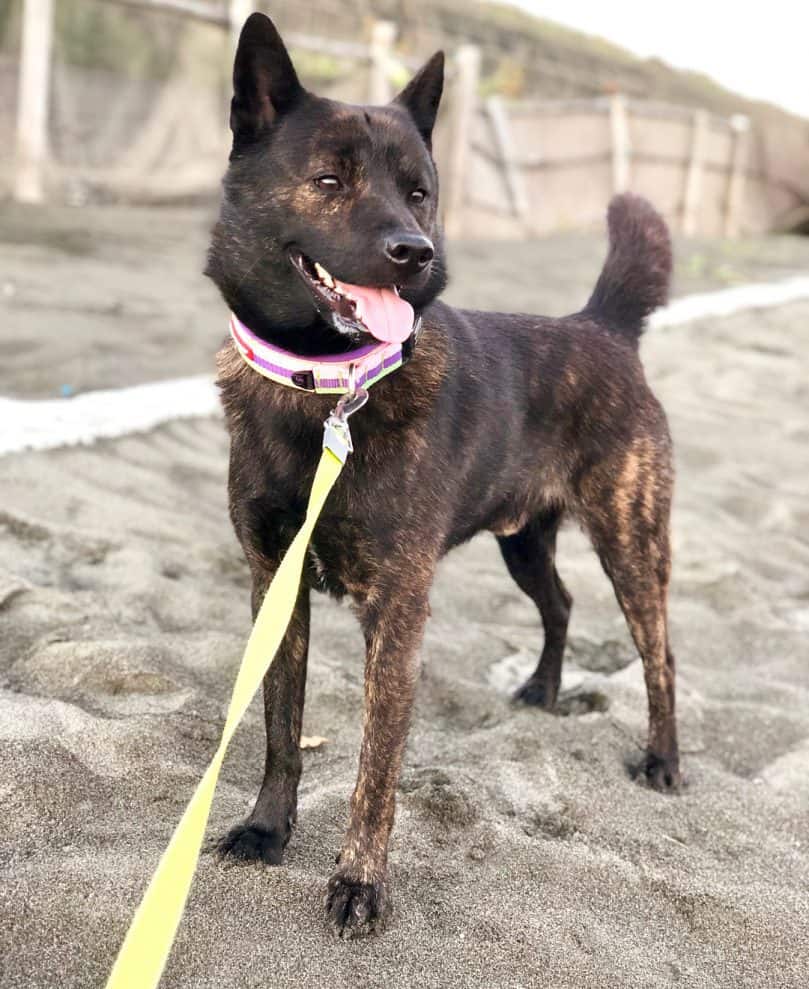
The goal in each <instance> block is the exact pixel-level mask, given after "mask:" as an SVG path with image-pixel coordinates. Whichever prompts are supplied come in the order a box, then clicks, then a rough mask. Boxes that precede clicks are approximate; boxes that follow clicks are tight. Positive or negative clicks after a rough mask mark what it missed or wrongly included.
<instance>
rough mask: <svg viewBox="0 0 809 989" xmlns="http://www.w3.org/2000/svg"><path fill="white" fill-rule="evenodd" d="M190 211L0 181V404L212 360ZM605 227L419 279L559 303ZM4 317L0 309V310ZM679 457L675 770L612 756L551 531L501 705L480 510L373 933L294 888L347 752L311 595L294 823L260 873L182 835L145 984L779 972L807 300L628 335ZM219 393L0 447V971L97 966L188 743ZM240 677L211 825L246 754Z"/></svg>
mask: <svg viewBox="0 0 809 989" xmlns="http://www.w3.org/2000/svg"><path fill="white" fill-rule="evenodd" d="M209 219H210V213H209V212H208V211H205V210H181V211H171V212H168V211H167V212H154V211H141V212H134V211H127V210H121V209H115V210H107V211H103V210H99V211H83V212H76V211H71V210H63V211H59V210H49V211H47V212H42V213H31V212H29V211H20V210H13V211H12V210H7V211H6V212H5V214H4V215H3V216H2V217H1V218H0V308H2V312H1V313H0V319H2V324H0V325H2V326H3V327H4V329H3V335H2V339H0V357H2V360H0V395H14V396H18V397H53V396H55V395H58V394H59V392H60V390H61V389H62V387H63V386H68V387H69V388H71V389H73V390H82V389H88V388H99V387H115V386H117V385H126V384H132V383H135V382H143V381H149V380H154V379H158V378H168V377H172V376H174V375H178V374H195V373H202V372H205V371H207V370H210V368H211V364H212V354H213V351H214V349H215V347H216V345H217V342H218V340H219V339H220V338H221V337H222V336H223V333H224V325H225V322H224V310H223V308H222V306H221V304H220V303H219V302H218V301H217V300H216V296H215V293H214V291H213V289H212V287H210V286H208V285H207V284H206V283H205V282H204V280H202V279H201V278H200V277H199V271H200V269H201V267H202V260H201V259H202V255H203V253H204V244H205V231H206V228H207V225H208V223H209ZM602 250H603V243H602V242H601V241H600V240H599V238H596V237H590V238H588V237H583V236H569V237H557V238H553V239H552V240H547V241H543V242H539V243H536V244H530V245H519V246H518V247H515V246H504V245H490V244H476V245H473V246H472V247H466V248H465V249H463V250H461V249H460V248H456V249H455V250H454V251H453V254H452V257H453V259H454V262H455V263H454V268H455V281H454V284H453V287H452V290H451V292H450V294H449V298H450V299H452V300H453V301H464V302H466V303H468V304H470V305H480V306H490V307H495V306H500V307H509V308H523V309H528V310H534V311H546V312H550V313H560V312H563V311H564V310H565V309H571V308H576V307H578V306H579V305H580V304H581V302H582V301H583V300H584V298H585V297H586V294H587V291H588V289H589V288H590V286H591V284H592V282H593V280H594V277H595V274H596V272H597V269H598V266H599V262H600V256H601V252H602ZM679 258H680V260H679V267H678V273H677V282H676V288H677V291H678V292H680V293H684V292H691V291H697V290H704V289H708V288H711V287H718V286H721V285H727V284H734V283H740V282H745V281H749V280H751V279H752V280H769V279H771V278H774V277H778V276H780V275H786V274H790V273H805V272H806V270H807V268H809V242H807V241H799V240H788V239H784V240H772V241H755V242H752V241H751V242H746V241H745V242H740V243H737V244H718V243H715V244H693V243H692V244H690V245H680V253H679ZM9 330H10V332H9ZM643 353H644V359H645V362H646V366H647V368H648V373H649V378H650V380H651V382H652V384H653V386H654V388H655V390H656V391H657V393H658V395H659V396H660V397H661V399H662V400H663V402H664V404H665V406H666V408H667V410H668V412H669V415H670V419H671V425H672V431H673V434H674V438H675V443H676V450H677V468H678V483H677V494H676V503H675V511H674V547H675V570H674V582H673V587H672V600H671V618H672V639H673V644H674V647H675V651H676V654H677V657H678V662H679V695H678V704H679V715H680V725H681V738H682V751H683V763H684V768H685V771H686V773H687V775H688V779H689V785H688V787H687V788H686V790H685V791H684V793H683V794H682V795H680V796H679V797H666V796H662V795H659V794H656V793H652V792H649V791H646V790H644V789H642V788H641V787H639V786H638V785H636V784H635V783H633V782H632V781H631V779H630V778H629V776H628V774H627V772H626V769H625V764H626V763H627V762H629V761H631V760H633V759H635V758H637V757H638V755H639V753H640V751H641V746H642V744H643V738H644V732H645V723H646V701H645V695H644V690H643V685H642V674H641V669H640V661H639V660H638V659H637V658H636V657H635V654H634V652H633V649H632V647H631V645H630V642H629V639H628V635H627V633H626V630H625V627H624V624H623V620H622V619H621V617H620V615H619V612H618V608H617V605H616V604H615V601H614V599H613V596H612V591H611V588H610V586H609V584H608V582H607V580H606V578H605V577H604V576H603V574H602V573H601V571H600V568H599V566H598V563H597V561H596V559H595V557H594V555H593V554H592V552H591V550H590V549H589V547H588V545H587V543H586V541H585V539H584V538H583V537H582V536H581V534H580V533H578V532H577V531H576V530H574V529H570V530H565V532H564V533H563V534H562V537H561V542H560V560H559V567H560V571H561V573H562V575H563V576H564V578H565V580H566V582H567V584H568V586H569V587H570V589H571V592H572V593H573V596H574V599H575V604H574V610H573V619H572V623H571V641H570V646H569V652H568V661H567V664H566V671H565V681H564V687H565V692H564V695H563V704H562V708H563V710H564V711H565V712H566V715H567V716H553V715H549V714H545V713H540V712H537V711H533V710H528V709H525V708H522V707H517V706H514V705H513V704H511V703H510V701H509V691H510V690H511V689H512V688H513V687H514V686H515V685H516V684H517V682H518V680H519V679H520V677H521V676H523V675H524V674H525V673H526V672H527V671H528V670H529V669H530V668H531V667H532V664H533V662H534V660H535V657H536V654H537V653H538V649H539V645H540V642H541V632H540V629H539V624H538V620H537V617H536V615H535V612H534V609H533V606H532V605H531V604H530V602H529V601H528V600H527V599H526V598H524V597H523V596H522V595H521V593H520V592H519V591H518V589H517V588H516V586H515V585H514V584H513V583H512V582H511V581H510V580H509V578H508V576H507V575H506V573H505V569H504V567H503V565H502V563H501V561H500V558H499V555H498V553H497V550H496V547H495V545H494V542H493V540H492V539H491V538H490V537H487V536H482V537H479V538H477V539H475V540H473V541H472V542H471V543H470V544H469V545H468V546H466V547H464V548H462V549H461V550H458V551H457V552H455V553H454V554H452V555H451V556H450V557H449V558H448V559H447V560H446V561H445V562H444V564H443V566H442V569H441V571H440V575H439V579H438V581H437V583H436V586H435V589H434V593H433V596H432V610H433V615H432V619H431V621H430V623H429V626H428V632H427V637H426V642H425V646H424V669H423V675H422V682H421V685H420V690H419V699H418V707H417V711H416V716H415V720H414V724H413V730H412V732H411V736H410V744H409V747H408V751H407V756H406V764H405V769H404V772H403V774H402V781H401V786H400V792H399V803H398V815H397V824H396V829H395V832H394V837H393V842H392V848H391V892H392V896H393V898H394V902H395V913H394V916H393V918H392V921H391V924H390V926H389V929H388V931H387V932H386V933H385V934H383V935H382V936H380V937H378V938H375V939H371V940H364V941H355V942H350V943H343V942H340V941H337V940H335V939H334V938H333V936H332V935H331V933H330V932H329V931H328V930H327V929H326V928H325V925H324V923H323V916H322V899H323V893H324V887H325V882H326V879H327V877H328V875H329V872H330V869H331V867H332V863H333V857H334V854H335V852H336V850H337V849H338V847H339V843H340V837H341V833H342V828H343V826H344V823H345V818H346V811H347V802H348V797H349V794H350V791H351V786H352V783H353V779H354V775H355V772H356V758H357V751H358V744H359V732H360V721H361V686H362V642H361V637H360V634H359V631H358V629H357V628H356V625H355V622H354V619H353V617H352V616H351V614H350V612H349V610H348V608H347V607H342V606H339V605H337V604H335V603H333V602H331V601H328V600H327V599H324V598H322V597H319V598H317V599H316V607H315V612H314V619H313V626H314V627H313V644H312V655H311V662H310V676H309V684H308V696H307V710H306V718H305V729H304V730H305V732H306V733H307V734H309V735H322V736H325V737H326V738H327V739H328V741H327V742H326V743H325V744H324V745H323V746H322V747H321V748H319V749H316V750H313V751H307V752H306V753H305V754H304V776H303V780H302V784H301V793H300V808H299V810H300V819H299V825H298V828H297V831H296V833H295V835H294V836H293V840H292V842H291V844H290V846H289V849H288V854H287V859H286V864H285V865H284V866H283V867H282V868H279V869H270V868H267V867H262V866H243V867H231V868H226V867H224V866H222V865H220V864H218V863H217V862H216V861H215V860H214V859H213V858H212V857H211V856H210V855H205V856H204V857H203V859H202V861H201V864H200V868H199V872H198V875H197V878H196V881H195V885H194V888H193V891H192V893H191V897H190V901H189V905H188V910H187V913H186V917H185V920H184V922H183V925H182V927H181V930H180V933H179V936H178V940H177V943H176V946H175V949H174V952H173V955H172V958H171V961H170V963H169V967H168V969H167V972H166V975H165V977H164V980H163V983H162V985H163V986H165V987H175V989H179V987H183V989H185V987H212V989H213V987H223V989H230V987H234V989H235V987H239V989H242V987H250V986H266V985H271V986H277V987H283V989H286V987H322V986H342V985H352V986H363V987H365V986H369V987H377V986H379V987H383V986H384V987H385V989H399V987H414V986H418V987H420V986H425V987H433V986H435V987H467V986H469V987H477V986H481V987H504V989H506V987H508V989H511V987H514V989H516V987H549V989H557V987H559V989H564V987H577V989H581V987H599V989H604V987H632V989H635V987H653V986H655V987H657V986H678V987H681V986H686V987H703V986H705V987H708V986H722V987H773V989H776V987H777V989H781V987H805V986H806V985H807V984H809V644H808V640H809V507H807V506H809V452H808V451H809V303H793V304H790V305H787V306H783V307H780V308H777V309H770V310H767V311H762V312H748V313H741V314H737V315H735V316H732V317H727V318H724V319H721V320H711V321H702V322H697V323H692V324H689V325H687V326H683V327H678V328H676V329H674V328H672V329H670V330H659V331H655V332H654V333H652V334H650V335H649V336H648V337H647V338H646V340H645V341H644V344H643ZM226 461H227V441H226V437H225V435H224V431H223V428H222V424H221V422H220V421H219V420H218V419H204V420H196V421H186V422H176V423H172V424H169V425H167V426H164V427H161V428H159V429H156V430H154V431H153V432H151V433H147V434H144V435H138V436H129V437H124V438H122V439H118V440H114V441H113V440H110V441H103V442H99V443H97V444H95V445H93V446H91V447H87V448H76V449H63V450H57V451H53V452H49V453H28V454H19V455H13V456H9V457H5V458H3V459H2V460H0V759H2V765H3V769H4V771H3V774H2V777H0V984H1V985H2V986H3V987H4V989H18V987H46V986H47V987H51V986H53V987H65V989H68V987H77V989H78V987H82V989H92V987H101V986H103V984H104V980H105V978H106V975H107V973H108V970H109V967H110V965H111V963H112V960H113V958H114V955H115V952H116V951H117V948H118V946H119V944H120V941H121V938H122V937H123V934H124V931H125V929H126V926H127V924H128V922H129V919H130V917H131V914H132V911H133V909H134V907H135V905H136V903H137V901H138V899H139V896H140V893H141V891H142V890H143V888H144V885H145V883H146V881H147V880H148V877H149V875H150V872H151V869H152V868H153V867H154V865H155V864H156V862H157V859H158V857H159V855H160V852H161V850H162V848H163V846H164V844H165V842H166V841H167V839H168V837H169V835H170V833H171V831H172V828H173V826H174V824H175V822H176V820H177V818H178V817H179V815H180V813H181V812H182V809H183V806H184V803H185V800H186V799H187V798H188V796H189V795H190V793H191V790H192V788H193V786H194V783H195V782H196V780H197V779H198V778H199V776H200V774H201V772H202V770H203V769H204V767H205V765H206V762H207V759H208V758H209V756H210V755H211V753H212V751H213V748H214V745H215V741H216V739H217V735H218V731H219V728H220V726H221V723H222V718H223V714H224V708H225V706H226V703H227V699H228V696H229V687H230V684H231V682H232V679H233V676H234V670H235V667H236V664H237V663H238V660H239V658H240V655H241V649H242V646H243V643H244V640H245V637H246V634H247V631H248V627H249V610H248V576H247V571H246V567H245V565H244V563H243V561H242V559H241V556H240V552H239V549H238V547H237V544H236V542H235V539H234V537H233V535H232V533H231V530H230V526H229V523H228V520H227V512H226V504H225V473H226ZM263 744H264V743H263V729H262V725H261V717H260V705H259V704H254V706H253V707H252V708H251V711H250V713H249V715H248V718H247V721H246V724H245V726H244V727H243V728H242V729H241V731H240V732H239V733H238V735H237V737H236V739H235V741H234V743H233V746H232V750H231V755H230V756H229V758H228V760H227V762H226V765H225V768H224V771H223V776H222V782H221V784H220V787H219V790H218V794H217V798H216V802H215V805H214V810H213V815H212V819H211V825H210V829H209V833H210V835H211V836H214V835H217V834H219V833H221V832H222V831H224V830H225V829H226V828H227V827H228V826H229V825H230V824H232V823H233V822H234V821H235V820H237V819H239V818H240V817H241V816H243V815H244V814H245V813H246V812H247V810H248V809H249V807H250V806H251V802H252V800H253V799H254V797H255V794H256V792H257V788H258V784H259V782H260V778H261V768H262V755H263Z"/></svg>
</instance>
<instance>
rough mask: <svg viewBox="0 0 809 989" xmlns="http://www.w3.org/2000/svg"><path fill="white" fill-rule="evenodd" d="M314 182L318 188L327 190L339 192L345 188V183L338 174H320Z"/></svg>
mask: <svg viewBox="0 0 809 989" xmlns="http://www.w3.org/2000/svg"><path fill="white" fill-rule="evenodd" d="M314 182H315V185H316V186H317V187H318V189H325V190H326V192H337V191H338V190H339V189H342V188H343V183H342V182H341V181H340V180H339V179H338V178H337V176H336V175H318V177H317V178H316V179H315V180H314Z"/></svg>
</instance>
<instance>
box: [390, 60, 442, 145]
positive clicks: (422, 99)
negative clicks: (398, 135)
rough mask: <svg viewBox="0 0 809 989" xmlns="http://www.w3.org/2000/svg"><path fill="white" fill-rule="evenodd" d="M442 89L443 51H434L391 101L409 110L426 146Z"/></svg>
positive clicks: (431, 134) (430, 141) (429, 139)
mask: <svg viewBox="0 0 809 989" xmlns="http://www.w3.org/2000/svg"><path fill="white" fill-rule="evenodd" d="M443 89H444V53H443V52H436V53H435V55H433V57H432V58H431V59H430V61H429V62H427V64H426V65H424V66H423V67H422V68H421V69H419V71H418V72H417V73H416V74H415V75H414V76H413V78H412V79H411V80H410V82H409V83H408V84H407V85H406V86H405V88H404V89H403V90H402V91H401V93H399V95H398V96H397V97H396V99H395V100H394V101H393V102H394V103H398V104H399V105H400V106H403V107H404V108H405V109H406V110H407V111H408V112H409V114H410V116H411V117H412V118H413V122H414V123H415V125H416V127H417V128H418V130H419V133H420V134H421V136H422V137H423V138H424V141H425V143H426V145H427V147H428V148H429V147H430V146H431V143H432V137H433V127H434V125H435V118H436V115H437V113H438V104H439V103H440V102H441V93H442V91H443Z"/></svg>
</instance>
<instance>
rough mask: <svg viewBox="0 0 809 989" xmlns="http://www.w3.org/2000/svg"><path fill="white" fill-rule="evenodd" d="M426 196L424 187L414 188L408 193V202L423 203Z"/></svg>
mask: <svg viewBox="0 0 809 989" xmlns="http://www.w3.org/2000/svg"><path fill="white" fill-rule="evenodd" d="M426 198H427V190H426V189H414V190H413V191H412V192H411V193H410V202H411V203H423V202H424V200H425V199H426Z"/></svg>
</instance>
